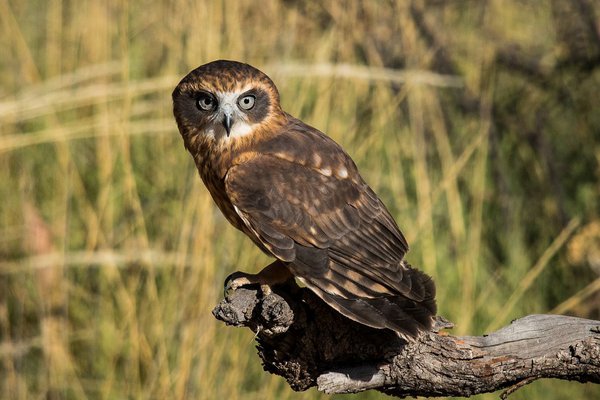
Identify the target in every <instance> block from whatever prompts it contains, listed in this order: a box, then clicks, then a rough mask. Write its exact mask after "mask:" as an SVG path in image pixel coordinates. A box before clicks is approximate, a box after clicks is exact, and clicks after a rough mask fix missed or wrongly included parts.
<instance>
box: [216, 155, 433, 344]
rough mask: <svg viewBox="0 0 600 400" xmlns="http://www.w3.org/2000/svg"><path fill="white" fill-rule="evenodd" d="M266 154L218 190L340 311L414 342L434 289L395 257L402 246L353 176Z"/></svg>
mask: <svg viewBox="0 0 600 400" xmlns="http://www.w3.org/2000/svg"><path fill="white" fill-rule="evenodd" d="M352 175H354V176H348V177H347V178H344V179H342V178H339V177H336V176H335V175H334V174H328V175H325V174H323V173H321V172H319V171H318V170H315V169H312V168H308V167H306V166H303V165H301V164H298V163H295V162H292V161H288V160H285V159H281V158H278V157H275V156H271V155H261V156H258V157H256V158H253V159H252V160H250V161H247V162H245V163H243V164H239V165H236V166H234V167H232V168H231V169H230V170H229V171H228V173H227V175H226V178H225V187H226V191H227V195H228V196H229V198H230V200H231V202H232V204H233V205H234V207H235V210H236V212H237V213H238V215H239V216H240V217H241V219H242V220H243V221H244V223H245V224H246V225H247V227H248V228H249V230H250V231H251V232H253V233H254V234H255V235H256V238H255V239H258V240H259V241H260V242H261V243H262V244H263V245H264V246H265V247H266V248H267V249H268V250H269V251H270V252H271V253H272V254H273V255H274V256H275V257H277V258H279V259H281V260H282V261H286V262H288V263H289V264H288V267H289V268H290V270H291V271H292V272H293V273H294V275H296V276H297V277H299V278H300V279H301V280H302V281H303V282H304V283H305V284H306V285H307V286H308V287H309V288H310V289H312V290H313V291H314V292H315V293H316V294H317V295H319V296H320V297H321V298H322V299H323V300H324V301H325V302H327V303H328V304H330V305H331V306H332V307H334V308H335V309H336V310H338V311H339V312H341V313H342V314H344V315H346V316H348V317H349V318H351V319H354V320H356V321H358V322H361V323H363V324H366V325H369V326H372V327H375V328H389V329H392V330H394V331H396V332H398V333H400V334H401V335H405V336H409V337H411V336H412V337H414V336H416V334H417V333H418V331H419V330H425V329H428V328H429V327H430V326H431V321H432V319H431V317H432V316H434V315H435V311H436V306H435V300H434V297H435V286H434V284H433V281H432V280H431V278H430V277H429V276H427V275H425V274H423V273H421V272H419V271H417V270H416V269H413V268H411V267H410V266H409V265H408V264H407V263H405V262H404V261H403V260H402V258H403V256H404V254H405V253H406V251H407V250H408V246H407V244H406V240H405V239H404V236H403V235H402V233H401V232H400V230H399V229H398V227H397V225H396V223H395V222H394V220H393V219H392V217H391V216H390V214H389V212H388V211H387V209H386V208H385V206H384V205H383V203H382V202H381V201H380V200H379V198H378V197H377V196H376V195H375V193H374V192H373V191H372V190H371V188H369V187H368V186H367V185H366V184H365V183H364V182H363V181H362V179H361V178H360V176H359V175H358V173H355V174H352Z"/></svg>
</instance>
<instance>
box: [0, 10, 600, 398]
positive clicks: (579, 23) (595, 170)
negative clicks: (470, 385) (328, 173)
mask: <svg viewBox="0 0 600 400" xmlns="http://www.w3.org/2000/svg"><path fill="white" fill-rule="evenodd" d="M0 29H1V33H2V34H1V35H0V44H1V49H2V52H1V53H2V54H1V55H0V397H1V398H6V399H40V398H44V399H126V398H130V399H134V398H135V399H185V398H198V399H216V398H224V399H318V398H326V397H327V396H324V395H321V394H319V393H318V392H316V390H314V389H312V390H309V391H307V392H304V393H294V392H292V391H291V390H290V389H289V388H288V387H287V386H286V384H285V382H283V380H282V379H281V378H279V377H276V376H270V375H268V374H267V373H265V372H263V371H262V368H261V365H260V363H259V359H258V357H257V356H256V352H255V349H254V344H253V336H252V333H251V332H250V331H248V330H241V329H233V328H227V327H225V326H224V325H222V324H220V323H217V321H216V320H215V319H214V318H213V317H212V315H211V313H210V311H211V309H212V307H213V306H214V305H215V304H216V303H217V302H218V300H219V298H220V296H221V290H222V283H223V280H224V278H225V277H226V276H227V275H228V274H229V273H231V272H232V271H234V270H236V269H242V270H247V271H257V270H258V269H259V268H260V267H262V266H264V265H266V264H267V262H268V259H267V257H266V256H264V255H262V254H260V252H259V251H258V250H257V249H256V248H255V247H254V246H253V244H252V243H251V242H250V241H249V240H248V239H246V238H245V237H243V235H242V234H241V233H239V232H237V231H235V230H234V229H233V228H232V227H230V226H229V225H228V223H227V222H226V221H225V219H224V218H223V217H222V216H221V215H220V214H219V213H218V211H217V209H216V207H214V206H213V204H212V200H211V199H210V197H209V195H208V193H207V191H206V190H205V189H204V187H203V186H202V183H201V181H200V179H199V178H198V176H197V173H196V170H195V167H194V165H193V162H192V160H191V157H189V155H188V154H187V152H186V151H185V150H184V148H183V146H182V141H181V139H180V137H179V134H178V132H177V129H176V126H175V123H174V121H173V118H172V114H171V98H170V93H171V90H172V89H173V88H174V86H175V85H176V84H177V82H178V81H179V79H180V78H181V77H183V76H184V75H185V74H186V73H187V72H188V71H189V70H191V69H192V68H195V67H196V66H198V65H200V64H203V63H205V62H208V61H211V60H214V59H218V58H227V59H236V60H241V61H245V62H248V63H251V64H253V65H255V66H257V67H259V68H261V69H263V70H264V71H265V72H267V73H268V74H269V75H270V76H271V77H272V78H273V79H274V81H275V82H276V84H277V85H278V87H279V89H280V91H281V97H282V102H283V105H284V108H285V109H286V110H287V111H288V112H290V113H291V114H293V115H295V116H298V117H300V118H302V119H303V120H305V121H306V122H308V123H310V124H311V125H314V126H316V127H317V128H319V129H321V130H323V131H325V132H327V133H328V134H329V135H330V136H332V137H333V138H334V139H335V140H336V141H338V142H339V143H341V144H342V145H343V146H344V147H345V148H346V149H347V151H348V152H349V153H350V154H351V155H352V156H353V158H354V160H355V161H356V162H357V164H358V165H359V168H360V169H361V172H362V174H363V176H364V177H365V179H366V180H367V182H369V183H370V184H371V186H373V188H374V189H375V190H376V192H378V193H379V194H380V196H381V197H382V199H383V200H384V202H385V203H386V204H387V205H388V207H389V208H390V210H391V212H392V214H393V215H394V216H395V217H396V218H397V221H398V223H399V225H400V226H401V227H402V229H403V231H404V232H405V234H406V236H407V238H408V241H409V243H410V244H411V252H410V253H409V255H408V259H409V261H410V262H411V263H412V264H414V265H416V266H418V267H419V268H421V269H423V270H425V271H426V272H428V273H429V274H431V275H433V276H434V278H435V280H436V282H437V286H438V304H439V312H440V314H441V315H444V316H446V317H448V318H449V319H451V320H452V321H454V322H455V323H456V324H457V326H456V328H455V330H454V331H455V333H458V334H467V333H469V334H482V333H485V332H489V331H491V330H494V329H496V328H498V327H500V326H502V325H504V324H507V323H508V322H510V320H511V319H513V318H517V317H520V316H524V315H526V314H529V313H547V312H556V313H565V314H571V315H576V316H580V317H587V318H593V319H600V304H599V302H600V293H599V290H600V277H599V273H600V202H599V200H600V112H599V108H598V107H599V106H600V94H599V93H600V68H599V64H600V6H599V5H598V3H597V2H594V1H593V0H572V1H561V0H555V1H550V0H539V1H538V0H521V1H517V0H512V1H507V0H506V1H505V0H481V1H479V0H477V1H450V2H445V1H439V0H438V1H434V0H414V1H408V0H406V1H401V0H399V1H385V2H374V1H373V2H371V1H362V2H361V1H357V2H340V1H334V0H326V1H303V0H297V1H292V0H265V1H262V2H260V4H259V3H255V2H243V1H226V0H221V1H210V2H209V1H183V0H176V1H171V2H165V1H162V2H156V1H148V0H146V1H139V2H131V3H130V2H128V1H126V0H123V1H103V0H81V1H67V0H48V1H34V0H23V1H8V0H0ZM380 397H383V395H380V394H377V393H364V394H359V395H355V396H347V397H343V398H357V399H375V398H380ZM598 397H600V390H599V389H598V387H597V386H593V385H589V384H588V385H581V384H578V383H570V382H558V381H549V380H546V381H538V382H535V383H533V384H531V385H528V386H527V387H526V388H524V389H522V390H520V391H518V392H517V393H516V394H515V395H513V396H512V398H515V399H563V398H571V399H575V398H580V399H584V398H598ZM336 398H342V396H339V397H336ZM479 398H481V399H492V398H497V395H486V396H480V397H479Z"/></svg>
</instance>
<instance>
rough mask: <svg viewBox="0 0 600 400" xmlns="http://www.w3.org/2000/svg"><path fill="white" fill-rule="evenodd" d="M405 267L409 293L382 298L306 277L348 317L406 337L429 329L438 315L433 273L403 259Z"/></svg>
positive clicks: (331, 303) (322, 296)
mask: <svg viewBox="0 0 600 400" xmlns="http://www.w3.org/2000/svg"><path fill="white" fill-rule="evenodd" d="M403 264H404V265H403V266H404V267H405V268H406V269H405V270H404V271H403V272H404V276H403V278H402V280H403V281H404V282H406V281H408V282H410V283H411V291H410V293H405V294H402V293H397V294H393V295H383V296H381V297H353V296H352V295H351V294H350V293H344V295H343V296H342V295H339V294H333V293H331V292H329V291H327V290H326V289H327V284H323V283H324V282H323V281H322V280H313V279H310V278H309V279H306V278H304V279H303V281H305V283H306V285H307V286H308V287H309V288H310V289H311V290H312V291H313V292H315V293H316V294H317V295H318V296H319V297H320V298H321V299H323V300H324V301H325V302H326V303H327V304H329V305H330V306H331V307H333V308H334V309H335V310H337V311H339V312H340V313H341V314H343V315H345V316H346V317H348V318H350V319H352V320H354V321H357V322H359V323H361V324H364V325H367V326H370V327H373V328H378V329H391V330H393V331H395V332H396V333H397V334H398V335H399V336H400V337H402V338H404V339H406V340H412V339H414V338H416V337H417V336H418V335H419V333H420V332H426V331H429V330H430V329H431V327H432V324H433V318H434V317H435V315H436V311H437V307H436V303H435V284H434V282H433V280H432V279H431V277H430V276H428V275H427V274H425V273H423V272H421V271H419V270H416V269H414V268H412V267H410V265H408V264H407V263H405V262H404V261H403Z"/></svg>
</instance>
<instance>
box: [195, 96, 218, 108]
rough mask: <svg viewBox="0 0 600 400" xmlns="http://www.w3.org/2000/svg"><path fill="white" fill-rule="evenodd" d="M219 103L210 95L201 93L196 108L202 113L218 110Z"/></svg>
mask: <svg viewBox="0 0 600 400" xmlns="http://www.w3.org/2000/svg"><path fill="white" fill-rule="evenodd" d="M216 106H217V101H216V100H215V98H214V97H213V96H212V95H211V94H209V93H201V94H200V96H199V97H198V99H197V100H196V107H198V109H199V110H202V111H212V110H214V109H215V108H216Z"/></svg>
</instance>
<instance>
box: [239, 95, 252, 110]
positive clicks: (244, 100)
mask: <svg viewBox="0 0 600 400" xmlns="http://www.w3.org/2000/svg"><path fill="white" fill-rule="evenodd" d="M255 100H256V97H254V96H253V95H251V94H248V95H246V96H243V97H240V99H239V100H238V105H239V106H240V108H241V109H242V110H250V109H251V108H252V107H254V101H255Z"/></svg>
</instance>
